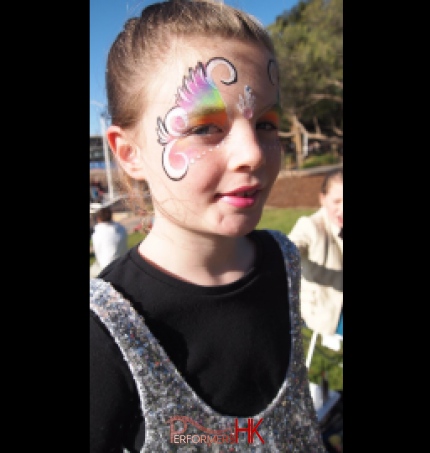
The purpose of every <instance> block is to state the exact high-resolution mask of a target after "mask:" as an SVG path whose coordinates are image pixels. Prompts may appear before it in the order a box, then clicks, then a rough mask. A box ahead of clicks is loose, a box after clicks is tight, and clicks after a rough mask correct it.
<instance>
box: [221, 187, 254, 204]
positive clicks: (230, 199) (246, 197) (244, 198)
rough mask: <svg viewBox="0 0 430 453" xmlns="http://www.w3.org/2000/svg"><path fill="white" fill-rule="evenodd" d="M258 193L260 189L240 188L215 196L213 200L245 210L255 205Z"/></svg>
mask: <svg viewBox="0 0 430 453" xmlns="http://www.w3.org/2000/svg"><path fill="white" fill-rule="evenodd" d="M260 192H261V188H260V187H240V188H238V189H237V190H234V191H232V192H226V193H223V194H217V195H216V197H215V198H216V199H218V200H221V201H223V202H225V203H228V204H230V205H232V206H235V207H237V208H247V207H251V206H253V205H254V204H255V202H256V200H257V198H258V195H259V193H260Z"/></svg>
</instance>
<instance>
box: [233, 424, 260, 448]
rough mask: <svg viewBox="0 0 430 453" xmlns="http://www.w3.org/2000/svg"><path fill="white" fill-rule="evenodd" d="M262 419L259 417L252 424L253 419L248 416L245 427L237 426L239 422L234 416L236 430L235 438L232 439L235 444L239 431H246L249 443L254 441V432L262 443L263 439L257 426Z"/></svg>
mask: <svg viewBox="0 0 430 453" xmlns="http://www.w3.org/2000/svg"><path fill="white" fill-rule="evenodd" d="M262 421H263V419H262V418H261V419H260V421H259V422H258V423H257V424H256V425H255V426H254V420H253V419H252V418H248V426H247V427H246V428H239V423H238V421H237V418H236V422H235V428H236V430H235V439H234V441H235V443H236V444H237V443H238V442H239V441H238V438H239V432H246V433H248V443H249V444H253V443H254V434H256V435H257V436H258V438H259V439H260V441H261V443H262V444H264V440H263V438H262V437H261V436H260V433H259V432H258V427H259V426H260V424H261V422H262Z"/></svg>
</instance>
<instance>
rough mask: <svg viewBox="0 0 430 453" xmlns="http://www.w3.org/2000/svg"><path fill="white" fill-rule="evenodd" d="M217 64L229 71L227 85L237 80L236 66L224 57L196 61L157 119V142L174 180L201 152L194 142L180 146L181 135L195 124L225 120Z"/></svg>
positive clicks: (216, 122)
mask: <svg viewBox="0 0 430 453" xmlns="http://www.w3.org/2000/svg"><path fill="white" fill-rule="evenodd" d="M218 65H224V66H225V67H227V69H228V71H229V77H228V78H227V79H226V80H221V82H222V83H224V84H226V85H230V84H232V83H234V82H235V81H236V80H237V72H236V69H235V68H234V66H233V65H232V64H231V63H230V62H229V61H227V60H226V59H224V58H213V59H211V60H209V62H208V63H207V64H206V68H205V67H204V66H203V64H202V63H201V62H199V63H198V64H197V66H196V67H195V68H194V69H192V68H190V69H189V75H188V77H184V81H183V85H182V87H181V88H179V89H178V92H177V96H176V106H175V107H173V108H172V109H171V110H170V111H169V112H168V113H167V115H166V117H165V119H164V121H162V120H161V118H158V120H157V125H158V127H157V133H158V143H160V144H161V145H163V146H164V149H163V158H162V162H163V168H164V171H165V172H166V174H167V176H169V178H171V179H173V180H179V179H182V178H183V177H184V176H185V175H186V173H187V171H188V168H189V164H190V163H192V161H195V159H196V158H200V157H201V156H202V155H203V154H202V151H199V150H197V148H193V146H188V147H183V146H181V144H180V138H181V137H184V136H186V134H187V133H188V131H190V130H193V129H196V128H198V127H204V126H205V125H210V124H212V123H213V124H217V125H220V126H225V125H226V124H227V121H228V117H227V109H226V105H225V103H224V101H223V99H222V97H221V94H220V92H219V90H218V88H217V86H216V85H215V82H214V81H213V78H212V71H213V70H214V68H215V67H217V66H218Z"/></svg>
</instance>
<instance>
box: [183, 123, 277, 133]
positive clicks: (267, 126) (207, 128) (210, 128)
mask: <svg viewBox="0 0 430 453" xmlns="http://www.w3.org/2000/svg"><path fill="white" fill-rule="evenodd" d="M256 129H257V130H263V131H268V132H269V131H276V130H278V126H277V125H276V124H274V123H272V122H270V121H262V122H260V123H257V125H256ZM220 132H222V129H221V128H219V127H218V126H216V125H215V124H207V125H204V126H198V127H195V128H193V129H191V130H190V132H189V133H188V134H187V135H211V134H216V133H220Z"/></svg>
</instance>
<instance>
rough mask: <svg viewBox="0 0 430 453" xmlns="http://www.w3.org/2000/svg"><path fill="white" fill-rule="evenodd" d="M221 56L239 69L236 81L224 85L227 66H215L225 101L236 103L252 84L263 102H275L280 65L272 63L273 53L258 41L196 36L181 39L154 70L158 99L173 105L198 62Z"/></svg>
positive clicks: (214, 71) (152, 89)
mask: <svg viewBox="0 0 430 453" xmlns="http://www.w3.org/2000/svg"><path fill="white" fill-rule="evenodd" d="M216 58H221V59H225V60H227V61H228V62H229V63H231V65H232V66H233V67H234V70H235V71H236V80H235V82H234V83H232V84H224V83H222V82H221V80H222V79H224V80H225V79H226V78H228V75H229V73H228V69H227V68H226V66H225V65H218V66H217V67H215V68H214V69H213V72H212V77H213V80H214V82H215V84H216V86H217V88H218V90H219V91H220V93H221V95H222V96H223V98H224V100H225V102H227V103H228V102H237V95H238V94H237V93H238V92H243V87H244V86H245V85H249V86H251V87H252V90H253V92H254V93H255V95H256V96H257V102H258V99H259V97H261V98H262V99H264V101H267V102H269V103H270V102H272V103H275V102H276V100H277V93H278V73H277V66H276V65H273V63H272V64H271V63H270V61H272V62H273V61H274V56H273V55H272V54H271V52H270V51H269V50H268V49H266V48H265V47H263V46H262V45H258V44H256V43H248V42H246V43H245V42H242V41H233V42H232V41H231V40H226V39H220V38H216V39H201V38H196V39H195V40H194V41H192V42H191V43H190V42H188V41H186V42H183V41H180V42H179V41H178V42H176V43H175V45H172V46H171V48H170V50H169V51H168V52H167V53H166V54H165V55H164V56H163V66H162V67H160V68H159V69H160V71H159V74H158V75H157V73H154V86H153V87H152V88H151V92H152V93H157V94H156V97H157V101H158V102H160V103H163V104H165V105H166V107H167V106H171V105H172V104H174V102H175V99H176V94H177V90H178V88H180V87H181V86H182V85H183V83H184V79H185V78H186V77H189V75H190V71H191V72H192V71H193V70H194V69H195V68H196V66H197V64H198V63H202V64H203V66H204V67H206V65H207V63H208V62H210V61H212V60H214V59H216Z"/></svg>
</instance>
